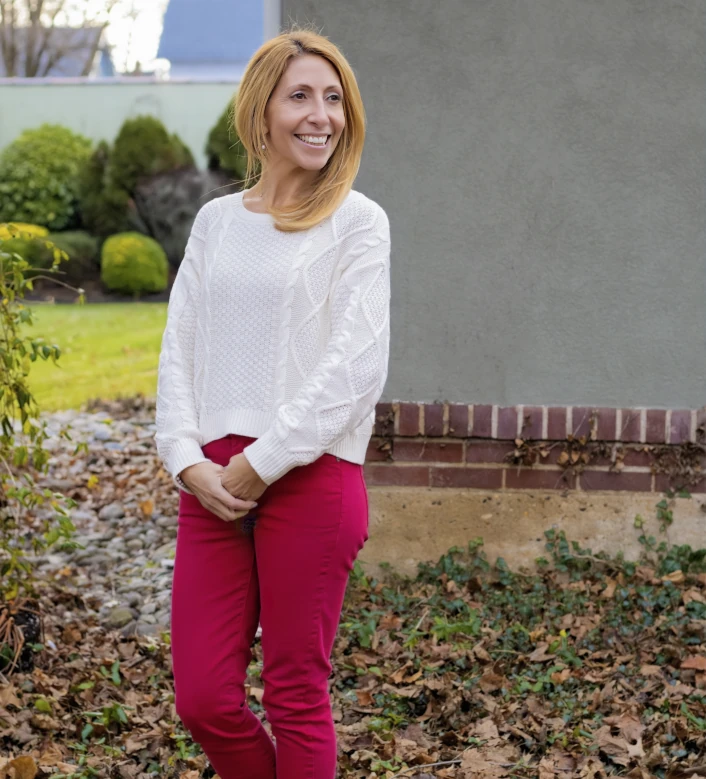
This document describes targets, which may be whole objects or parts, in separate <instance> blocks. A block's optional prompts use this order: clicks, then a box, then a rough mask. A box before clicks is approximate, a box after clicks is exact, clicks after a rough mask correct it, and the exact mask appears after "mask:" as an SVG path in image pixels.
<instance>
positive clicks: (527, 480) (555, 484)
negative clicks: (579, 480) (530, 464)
mask: <svg viewBox="0 0 706 779" xmlns="http://www.w3.org/2000/svg"><path fill="white" fill-rule="evenodd" d="M575 487H576V476H575V475H574V474H573V473H571V472H567V473H564V472H563V471H561V470H560V469H559V468H557V469H556V470H552V471H550V470H539V469H534V468H517V467H513V466H511V467H509V468H508V469H507V470H506V472H505V488H506V489H513V490H566V489H569V490H572V489H574V488H575Z"/></svg>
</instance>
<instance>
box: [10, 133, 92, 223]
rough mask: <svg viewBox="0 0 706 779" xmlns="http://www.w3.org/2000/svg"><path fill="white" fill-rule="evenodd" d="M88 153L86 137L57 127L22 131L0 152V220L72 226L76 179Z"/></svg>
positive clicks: (76, 196) (75, 212)
mask: <svg viewBox="0 0 706 779" xmlns="http://www.w3.org/2000/svg"><path fill="white" fill-rule="evenodd" d="M90 153H91V141H90V140H89V139H88V138H84V137H83V136H82V135H78V134H77V133H74V132H72V131H71V130H69V129H67V128H66V127H62V126H61V125H56V124H43V125H41V127H38V128H36V129H32V130H25V131H24V132H23V133H22V134H21V135H20V136H19V137H18V138H17V139H16V140H15V141H13V143H11V144H10V145H9V146H8V147H7V148H6V149H5V150H4V151H3V152H2V154H0V222H32V223H34V224H38V225H44V226H45V227H48V228H49V229H51V230H63V229H65V228H67V227H72V226H74V225H75V224H76V223H77V221H78V218H77V205H78V180H79V175H80V172H81V168H82V167H83V165H84V164H85V162H86V161H87V159H88V157H89V155H90Z"/></svg>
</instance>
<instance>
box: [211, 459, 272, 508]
mask: <svg viewBox="0 0 706 779" xmlns="http://www.w3.org/2000/svg"><path fill="white" fill-rule="evenodd" d="M221 481H222V483H223V486H224V487H225V489H226V490H227V491H228V492H229V493H230V494H231V495H233V496H235V497H238V498H240V499H241V500H257V499H258V498H259V497H260V496H261V495H262V493H263V492H264V491H265V490H266V489H267V486H268V485H267V482H265V481H263V480H262V479H261V478H260V477H259V475H258V473H257V471H256V470H255V469H254V468H253V467H252V465H250V461H249V460H248V458H247V457H246V456H245V455H244V454H243V453H242V452H241V453H240V454H234V455H233V456H232V457H231V458H230V462H229V463H228V465H226V467H225V469H224V470H223V473H222V474H221Z"/></svg>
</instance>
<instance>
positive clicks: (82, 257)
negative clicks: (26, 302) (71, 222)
mask: <svg viewBox="0 0 706 779" xmlns="http://www.w3.org/2000/svg"><path fill="white" fill-rule="evenodd" d="M49 240H50V241H51V242H52V243H53V244H54V246H56V247H57V248H58V249H61V251H63V252H66V254H67V255H68V257H69V259H68V262H66V263H65V264H64V265H63V266H62V268H61V270H62V271H63V272H64V274H65V275H63V276H59V278H61V279H62V280H63V281H69V282H71V283H72V284H81V283H82V282H83V281H85V280H86V278H90V277H91V276H94V275H97V273H98V270H99V269H100V260H99V254H98V239H97V238H94V237H93V236H92V235H89V234H88V233H86V232H84V231H83V230H69V231H67V232H65V233H52V234H51V235H50V236H49ZM51 259H52V257H51V254H50V253H49V252H47V253H46V254H45V256H44V258H42V261H43V262H49V264H51ZM42 267H49V265H44V264H43V265H42Z"/></svg>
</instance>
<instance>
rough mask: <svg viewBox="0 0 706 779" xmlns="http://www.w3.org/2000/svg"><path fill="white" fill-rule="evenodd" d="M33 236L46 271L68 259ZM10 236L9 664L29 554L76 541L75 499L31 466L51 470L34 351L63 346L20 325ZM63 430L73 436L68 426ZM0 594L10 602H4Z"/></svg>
mask: <svg viewBox="0 0 706 779" xmlns="http://www.w3.org/2000/svg"><path fill="white" fill-rule="evenodd" d="M8 232H9V234H10V235H11V236H13V237H22V238H26V237H28V234H26V233H25V234H24V235H23V234H21V232H20V231H19V230H13V227H12V225H10V226H9V231H8ZM32 240H35V241H42V243H44V244H45V246H46V247H47V248H48V249H54V261H53V263H52V267H51V269H50V270H51V272H55V271H56V270H57V268H58V265H59V263H60V262H61V261H63V260H66V259H67V255H66V254H65V253H63V252H61V251H60V250H59V249H56V248H55V247H53V245H52V244H51V243H50V242H49V241H43V240H42V239H39V238H36V237H35V238H33V239H32ZM7 241H8V239H7V238H2V237H0V362H1V364H2V367H3V370H2V371H1V372H0V660H5V662H6V664H9V665H10V670H12V668H13V667H14V666H15V665H16V663H17V660H18V658H19V656H20V653H21V651H22V648H23V644H24V635H23V633H22V631H21V630H20V629H19V628H18V626H17V624H16V620H15V618H14V617H13V614H15V615H16V614H17V611H18V607H17V603H18V602H24V601H26V600H28V599H31V598H32V597H33V596H34V595H35V590H34V582H33V567H32V563H31V560H30V559H29V554H30V553H33V554H38V553H41V552H43V551H46V550H47V549H48V548H49V547H52V546H53V545H55V544H57V542H60V543H61V544H62V545H65V546H66V547H68V548H74V547H75V546H76V543H75V542H74V541H72V540H71V539H72V534H73V531H74V530H75V528H74V525H73V523H72V522H71V518H70V515H69V511H70V509H71V508H73V507H74V506H76V502H75V501H74V500H73V499H71V498H68V497H66V496H64V495H62V494H61V493H58V492H52V491H51V490H48V489H41V488H40V487H39V486H38V484H37V482H36V480H35V478H34V477H33V475H32V471H34V472H37V473H40V474H45V473H46V472H47V470H48V463H47V461H48V453H47V450H46V449H44V447H43V443H44V441H45V440H46V439H47V437H48V436H47V433H46V422H44V421H42V422H41V423H40V421H39V416H40V412H39V407H38V405H37V402H36V400H35V399H34V397H33V395H32V393H31V392H30V389H29V386H28V383H27V377H28V375H29V372H30V368H31V366H32V363H34V362H36V361H37V359H42V360H52V361H53V362H54V363H55V364H56V361H57V360H58V359H59V357H60V349H59V347H58V346H57V345H56V344H47V343H46V342H45V341H44V339H43V338H32V337H31V336H28V335H25V334H24V333H23V332H22V330H23V329H24V328H25V327H26V326H31V325H32V312H31V310H30V309H29V308H28V307H27V306H25V305H24V304H23V302H22V300H23V298H24V296H25V292H26V291H27V290H31V289H32V281H33V280H32V279H30V278H27V273H28V272H29V271H31V270H33V269H32V268H30V265H29V263H28V262H27V261H26V260H25V259H24V258H23V257H21V256H20V255H19V254H16V253H14V252H10V251H7V250H6V249H5V248H4V246H5V244H6V243H7ZM35 278H41V276H40V277H37V276H35ZM58 283H62V282H60V281H59V282H58ZM64 286H68V285H64ZM76 291H77V292H78V293H79V303H83V302H84V295H83V290H80V289H77V290H76ZM60 435H61V436H62V437H64V438H67V439H68V440H71V436H70V435H69V434H68V431H67V430H65V429H62V430H61V431H60ZM81 449H84V450H85V449H86V445H85V444H83V443H79V444H78V445H77V446H76V449H75V453H78V451H80V450H81ZM3 602H5V603H7V604H13V606H12V607H8V606H4V607H3V606H2V603H3ZM5 670H7V669H5Z"/></svg>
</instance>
